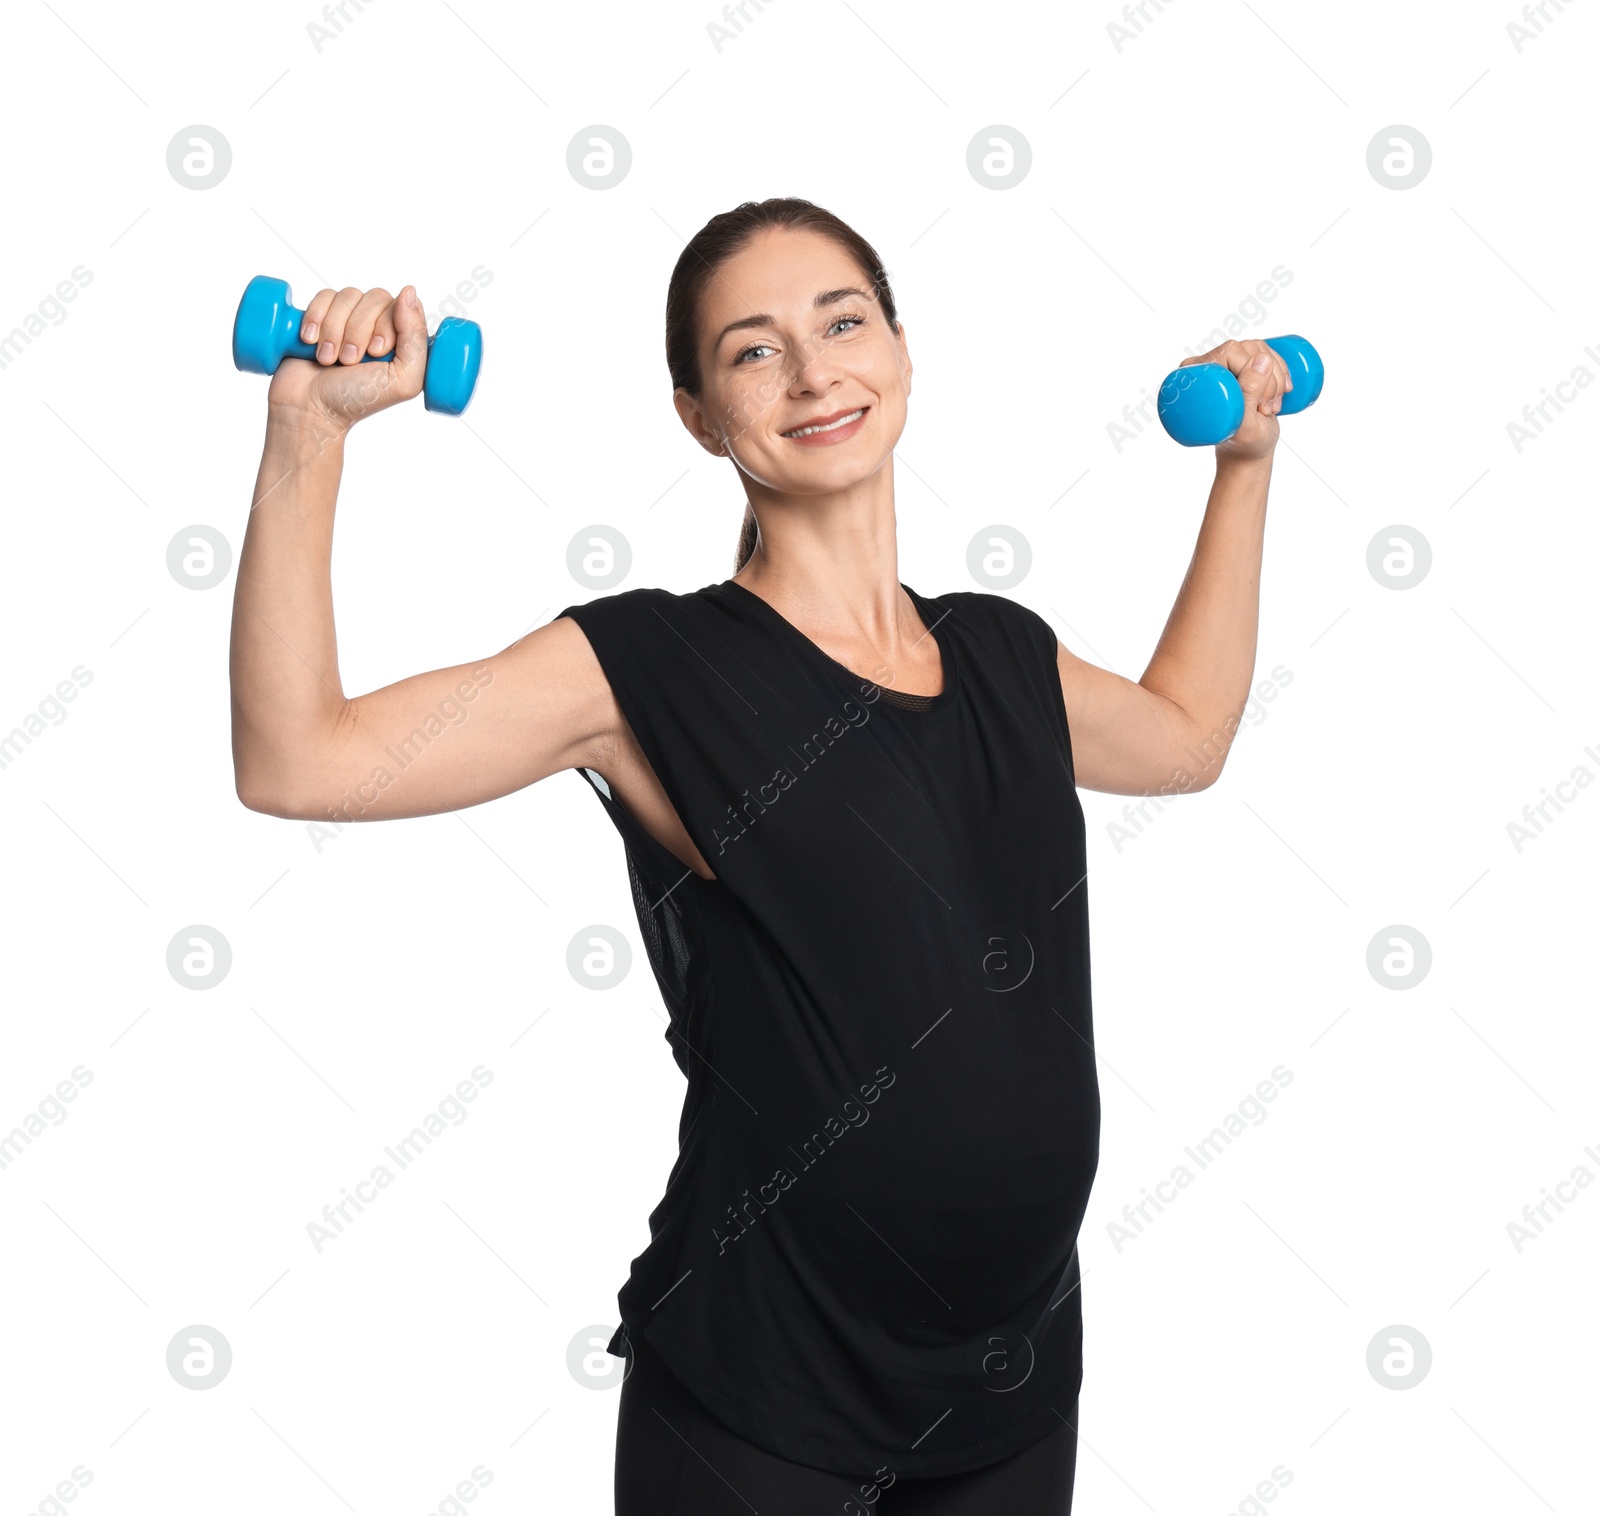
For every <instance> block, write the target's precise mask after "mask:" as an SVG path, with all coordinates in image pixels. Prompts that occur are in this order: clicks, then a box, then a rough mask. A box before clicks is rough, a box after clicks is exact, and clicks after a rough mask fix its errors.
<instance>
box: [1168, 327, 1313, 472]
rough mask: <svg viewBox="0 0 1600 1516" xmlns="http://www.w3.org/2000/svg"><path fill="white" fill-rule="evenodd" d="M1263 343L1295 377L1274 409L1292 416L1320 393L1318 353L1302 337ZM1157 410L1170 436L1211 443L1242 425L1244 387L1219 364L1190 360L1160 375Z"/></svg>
mask: <svg viewBox="0 0 1600 1516" xmlns="http://www.w3.org/2000/svg"><path fill="white" fill-rule="evenodd" d="M1267 346H1268V347H1270V348H1271V349H1272V351H1273V352H1275V353H1276V354H1277V355H1278V356H1279V357H1280V358H1282V359H1283V361H1284V363H1285V365H1287V367H1288V370H1289V378H1290V379H1291V380H1292V381H1293V382H1294V388H1293V389H1292V390H1285V391H1284V392H1283V405H1282V406H1281V407H1280V408H1279V411H1278V414H1279V415H1281V416H1293V415H1294V414H1295V413H1296V412H1298V411H1303V410H1304V409H1305V408H1306V407H1307V406H1308V405H1310V404H1311V403H1312V401H1314V400H1315V399H1316V398H1317V396H1318V395H1320V394H1321V393H1322V359H1321V358H1320V357H1318V355H1317V350H1316V348H1314V347H1312V345H1311V344H1310V343H1309V342H1307V341H1306V339H1305V338H1304V337H1268V338H1267ZM1156 414H1157V415H1158V416H1160V418H1161V424H1162V426H1164V427H1165V428H1166V429H1167V435H1168V436H1169V437H1171V438H1172V440H1173V441H1174V442H1181V443H1182V444H1183V445H1184V446H1185V447H1212V446H1214V445H1215V444H1217V443H1219V442H1226V441H1227V440H1228V438H1230V437H1231V436H1232V435H1233V434H1234V433H1235V432H1236V431H1238V430H1239V428H1240V426H1241V425H1243V423H1244V391H1243V390H1241V389H1240V388H1239V381H1238V380H1237V379H1235V378H1234V377H1233V375H1232V374H1231V373H1229V371H1228V370H1227V369H1226V368H1225V367H1224V366H1223V365H1222V364H1220V363H1191V364H1190V365H1189V366H1188V367H1187V368H1175V369H1173V371H1172V372H1171V373H1170V374H1168V375H1167V377H1166V378H1165V379H1163V380H1162V381H1161V390H1160V392H1159V393H1158V394H1157V396H1156Z"/></svg>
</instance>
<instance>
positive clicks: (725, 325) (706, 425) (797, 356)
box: [673, 227, 911, 495]
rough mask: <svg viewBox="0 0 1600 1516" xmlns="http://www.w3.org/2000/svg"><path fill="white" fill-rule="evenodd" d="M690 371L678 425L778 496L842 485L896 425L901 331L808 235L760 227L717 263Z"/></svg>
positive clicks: (902, 386) (858, 275) (824, 242)
mask: <svg viewBox="0 0 1600 1516" xmlns="http://www.w3.org/2000/svg"><path fill="white" fill-rule="evenodd" d="M700 372H701V380H702V390H701V395H700V398H699V401H698V402H696V400H695V399H694V398H693V397H692V396H690V395H689V394H688V392H687V391H685V390H681V389H680V390H678V391H677V392H676V394H675V395H674V396H673V402H674V404H675V405H676V406H677V408H678V414H679V415H680V416H681V417H682V418H683V422H684V425H685V426H687V427H688V428H689V430H690V431H691V432H692V433H693V434H694V436H695V437H696V438H697V440H698V441H699V442H700V443H701V445H702V446H704V447H705V448H707V450H708V451H710V452H712V453H717V454H719V455H726V454H731V455H732V457H733V459H734V461H735V462H736V463H737V464H738V465H739V467H740V468H741V469H742V470H743V471H744V472H745V473H746V474H748V475H749V476H750V477H751V478H752V479H755V480H757V481H758V482H759V483H761V484H763V485H765V486H766V487H767V488H769V489H771V490H773V491H775V492H777V493H780V494H787V495H818V494H831V493H833V492H835V491H840V490H845V489H848V488H849V487H850V486H852V485H854V484H857V483H859V482H860V481H861V480H863V479H865V478H868V477H869V476H870V475H872V474H875V473H876V472H877V471H878V470H879V469H880V468H881V467H882V466H883V464H884V461H885V460H886V459H887V458H888V457H889V456H890V454H891V453H892V452H893V451H894V446H895V443H896V442H898V441H899V439H900V433H901V431H902V430H903V429H904V427H905V421H906V397H907V396H908V395H909V394H910V393H911V360H910V358H909V357H908V356H907V354H906V346H905V338H904V334H903V332H899V333H897V332H896V331H895V330H894V328H893V327H892V326H890V324H889V322H888V321H887V320H886V319H885V317H884V314H883V309H882V307H881V306H880V305H879V304H878V302H877V301H876V300H874V299H873V298H872V297H871V291H870V289H869V281H868V279H867V277H866V275H865V274H864V273H863V272H862V270H861V269H860V268H859V267H858V266H857V264H856V262H855V260H854V259H853V258H852V257H851V256H850V254H849V253H847V252H846V251H845V250H844V249H843V248H842V247H840V246H839V244H838V243H837V242H835V241H834V240H833V239H832V238H831V237H826V236H823V235H822V234H820V233H818V232H811V231H796V230H792V229H790V228H779V227H773V228H769V229H767V230H765V231H763V232H760V233H758V234H757V235H756V236H755V237H754V238H753V239H752V240H751V241H750V243H749V244H748V245H747V246H746V247H745V248H744V249H743V251H741V252H739V253H736V254H735V255H734V256H733V257H732V258H730V259H729V260H728V261H727V262H726V263H724V264H723V265H722V267H721V268H720V269H719V270H718V271H717V274H716V276H715V277H714V278H713V279H712V280H711V284H710V286H709V288H708V289H707V291H706V293H705V295H704V297H703V299H702V301H701V311H700ZM858 412H859V413H860V414H859V415H858V414H857V413H858ZM835 423H837V424H835ZM812 428H823V429H822V430H811V429H812Z"/></svg>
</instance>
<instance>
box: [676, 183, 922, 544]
mask: <svg viewBox="0 0 1600 1516" xmlns="http://www.w3.org/2000/svg"><path fill="white" fill-rule="evenodd" d="M769 226H782V227H794V228H796V229H799V230H802V231H812V232H820V233H821V234H822V235H823V236H825V237H832V238H833V240H834V241H835V242H837V243H838V244H839V246H840V247H842V248H843V249H844V250H845V252H847V253H849V254H850V256H851V257H852V258H854V259H855V261H856V263H857V264H859V265H860V268H861V272H862V274H863V275H865V277H866V280H867V285H868V292H869V293H870V294H872V295H873V296H874V297H875V298H876V299H877V301H878V303H879V304H880V305H881V306H882V307H883V314H884V316H885V318H886V319H887V320H888V322H889V325H890V326H891V327H895V328H898V327H899V324H900V323H899V319H898V317H897V316H896V314H895V304H894V292H893V291H892V290H891V289H890V288H889V276H888V274H887V272H886V271H885V270H884V267H883V260H882V259H881V258H880V257H879V256H878V254H877V252H876V251H875V250H874V249H873V247H872V244H871V243H869V242H868V241H867V239H866V238H865V237H863V236H862V235H861V234H860V232H858V231H856V230H855V228H854V227H851V226H847V225H846V224H845V223H844V222H843V221H841V220H840V219H839V218H838V217H837V216H835V215H834V214H833V213H832V212H831V211H825V210H823V209H822V207H821V206H820V205H813V204H812V203H811V201H809V200H801V199H797V198H794V197H781V198H774V199H771V200H746V201H745V202H744V204H742V205H739V206H736V207H735V208H734V209H733V210H731V211H723V212H722V213H721V214H720V215H716V216H713V217H712V218H711V219H710V220H709V221H708V222H706V224H705V225H704V226H702V227H701V228H700V230H699V231H697V232H696V233H695V234H694V236H692V237H691V238H690V239H689V240H688V242H687V243H686V244H685V245H684V249H683V251H682V252H681V253H680V254H679V255H678V261H677V263H676V264H675V265H674V267H673V270H672V278H671V280H670V281H669V282H668V284H667V368H668V370H669V371H670V372H671V374H672V387H673V388H674V389H675V390H676V389H685V390H687V391H688V392H689V393H690V394H691V395H693V396H694V397H695V398H696V399H698V398H699V396H700V388H701V382H702V379H701V373H700V302H701V298H702V297H703V296H704V294H705V291H706V288H707V286H708V285H709V284H710V283H711V281H712V279H714V278H715V277H716V274H717V270H718V269H720V268H721V267H722V265H723V264H724V263H726V262H727V261H728V259H729V258H731V257H732V256H733V255H734V254H735V253H737V252H739V251H741V250H742V249H743V248H744V246H745V244H746V243H747V242H749V241H750V239H751V238H752V237H753V236H755V234H756V233H757V232H759V231H762V230H763V229H764V228H766V227H769ZM756 537H757V531H756V515H755V512H754V511H753V510H751V508H750V507H749V505H746V506H745V509H744V524H743V526H741V527H740V529H739V545H738V547H737V548H736V549H735V551H734V561H733V571H734V573H736V574H737V573H738V572H739V570H740V569H742V568H743V567H744V566H745V564H746V563H747V562H748V561H749V558H750V555H751V553H753V552H754V551H755V548H756Z"/></svg>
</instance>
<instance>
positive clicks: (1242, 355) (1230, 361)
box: [1178, 337, 1294, 462]
mask: <svg viewBox="0 0 1600 1516" xmlns="http://www.w3.org/2000/svg"><path fill="white" fill-rule="evenodd" d="M1191 363H1220V364H1221V365H1222V366H1223V367H1224V368H1226V369H1227V370H1228V372H1229V373H1230V374H1232V375H1233V377H1234V378H1235V379H1237V380H1238V381H1239V388H1240V389H1241V390H1242V391H1243V392H1244V420H1243V422H1241V423H1240V426H1239V430H1238V431H1236V432H1235V433H1234V434H1233V435H1232V436H1231V437H1230V438H1228V440H1227V441H1226V442H1219V443H1218V444H1217V459H1218V461H1219V462H1220V461H1221V460H1222V459H1224V458H1270V457H1271V456H1272V450H1273V449H1274V448H1275V447H1276V446H1277V445H1278V411H1279V409H1280V408H1281V407H1282V405H1283V395H1284V392H1285V391H1286V390H1291V389H1293V388H1294V381H1293V380H1291V379H1290V377H1289V367H1288V365H1287V364H1286V363H1285V362H1284V361H1283V359H1282V358H1280V357H1279V356H1278V355H1277V354H1276V353H1275V352H1273V350H1272V349H1271V348H1270V347H1268V346H1267V344H1266V343H1265V342H1263V341H1261V339H1260V338H1258V337H1248V338H1246V339H1245V340H1244V341H1242V342H1240V341H1230V342H1224V343H1222V344H1221V346H1219V347H1214V348H1212V349H1211V351H1210V352H1209V353H1200V354H1198V355H1197V356H1195V357H1193V358H1185V359H1184V360H1183V362H1182V363H1180V364H1179V365H1178V367H1179V368H1187V367H1188V366H1189V365H1190V364H1191Z"/></svg>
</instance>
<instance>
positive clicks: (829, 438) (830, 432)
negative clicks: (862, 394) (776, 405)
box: [779, 405, 872, 447]
mask: <svg viewBox="0 0 1600 1516" xmlns="http://www.w3.org/2000/svg"><path fill="white" fill-rule="evenodd" d="M871 409H872V407H871V406H869V405H863V406H858V407H857V408H856V409H855V410H853V411H836V412H835V413H834V414H833V415H831V416H818V417H817V418H816V419H815V420H812V421H808V422H806V424H805V425H804V426H797V427H795V428H794V429H793V430H792V431H787V432H780V433H779V435H780V436H782V437H784V438H785V439H787V440H788V441H790V442H798V443H800V444H801V445H802V446H803V447H830V446H832V445H833V444H834V443H836V442H845V441H848V440H849V439H850V438H851V437H853V436H855V434H856V433H857V432H858V431H860V430H861V425H862V423H863V421H864V420H865V419H866V415H867V412H868V411H869V410H871Z"/></svg>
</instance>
